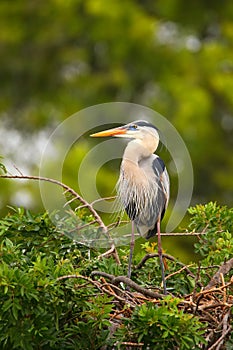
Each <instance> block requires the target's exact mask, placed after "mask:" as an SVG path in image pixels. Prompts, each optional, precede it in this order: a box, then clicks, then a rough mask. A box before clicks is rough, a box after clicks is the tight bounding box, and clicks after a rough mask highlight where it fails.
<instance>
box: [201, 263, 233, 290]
mask: <svg viewBox="0 0 233 350" xmlns="http://www.w3.org/2000/svg"><path fill="white" fill-rule="evenodd" d="M232 268H233V258H231V259H230V260H228V261H226V262H224V263H223V264H222V265H221V266H220V268H219V269H218V271H217V272H216V273H215V274H214V275H213V277H212V278H211V280H210V282H209V283H208V285H207V286H206V287H205V288H204V290H208V289H211V288H212V287H214V286H216V285H217V284H218V283H220V282H221V275H226V274H227V273H228V272H229V271H230V270H231V269H232Z"/></svg>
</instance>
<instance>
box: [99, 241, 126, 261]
mask: <svg viewBox="0 0 233 350" xmlns="http://www.w3.org/2000/svg"><path fill="white" fill-rule="evenodd" d="M111 255H113V257H114V259H115V260H116V263H117V265H121V261H120V258H119V255H118V252H117V250H116V247H115V245H114V244H112V245H111V248H110V249H109V250H107V251H106V252H104V253H103V254H100V255H99V256H98V259H102V258H108V257H109V256H111Z"/></svg>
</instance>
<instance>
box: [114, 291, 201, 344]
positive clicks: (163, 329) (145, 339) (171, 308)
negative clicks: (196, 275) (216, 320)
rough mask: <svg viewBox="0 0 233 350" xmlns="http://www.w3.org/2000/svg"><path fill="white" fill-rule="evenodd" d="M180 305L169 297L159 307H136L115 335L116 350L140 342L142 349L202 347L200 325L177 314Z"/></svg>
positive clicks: (197, 321)
mask: <svg viewBox="0 0 233 350" xmlns="http://www.w3.org/2000/svg"><path fill="white" fill-rule="evenodd" d="M179 302H180V300H179V299H174V298H172V297H170V296H169V297H166V298H164V300H163V301H162V303H161V305H159V306H158V305H156V304H153V303H147V304H143V305H142V306H138V307H136V308H135V310H134V312H133V314H132V316H131V318H130V319H126V320H124V322H123V325H122V326H121V327H119V328H118V330H117V332H116V335H115V338H116V340H117V341H118V349H121V342H124V341H132V342H138V343H140V342H142V343H143V344H144V345H143V347H142V349H154V350H157V349H158V350H159V349H161V350H167V349H171V350H172V349H174V350H175V349H180V350H185V349H186V350H189V349H198V348H199V347H198V344H200V343H203V344H204V343H205V340H204V338H203V337H202V334H203V333H204V330H203V324H201V323H200V322H199V320H198V318H197V317H193V316H192V315H188V314H185V313H184V312H183V311H182V310H179V308H178V304H179Z"/></svg>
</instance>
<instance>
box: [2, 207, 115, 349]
mask: <svg viewBox="0 0 233 350" xmlns="http://www.w3.org/2000/svg"><path fill="white" fill-rule="evenodd" d="M0 231H1V246H0V248H1V255H0V263H1V264H0V295H1V298H0V300H1V301H0V308H1V317H0V344H1V348H2V349H27V350H31V349H36V348H40V349H58V348H60V347H61V348H64V349H74V348H75V349H80V350H81V349H85V348H86V349H87V348H88V349H98V348H99V347H100V346H101V344H103V343H104V341H105V339H106V337H107V335H108V326H109V321H108V319H109V317H110V316H109V314H110V310H111V308H112V305H111V298H110V297H107V296H105V295H104V296H101V295H99V296H97V298H94V299H95V300H96V301H97V303H96V305H95V307H94V305H93V302H91V300H92V299H90V295H91V294H93V293H95V292H94V290H93V288H86V289H85V290H84V289H80V290H79V288H78V284H79V283H80V284H82V283H83V281H82V280H78V282H77V281H76V282H74V280H67V281H64V282H60V281H59V280H58V278H59V277H60V276H64V275H69V274H74V273H77V274H78V273H79V271H82V272H84V270H85V271H86V270H87V271H88V265H89V264H90V261H89V260H88V258H87V250H86V248H84V247H83V246H79V245H78V244H76V243H75V242H73V241H71V240H70V239H69V238H67V237H66V236H64V235H62V234H61V233H58V232H57V231H56V229H55V227H54V226H53V224H52V223H51V222H50V220H49V217H48V215H47V214H46V213H45V214H42V215H32V214H31V213H30V212H29V211H24V210H23V209H21V208H19V209H17V210H16V211H15V213H14V214H11V215H8V216H7V217H6V218H4V219H2V220H1V221H0ZM85 265H86V268H85Z"/></svg>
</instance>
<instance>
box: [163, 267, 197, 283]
mask: <svg viewBox="0 0 233 350" xmlns="http://www.w3.org/2000/svg"><path fill="white" fill-rule="evenodd" d="M192 265H193V264H191V265H188V266H192ZM188 266H183V267H181V269H179V270H178V271H175V272H173V273H170V275H167V276H166V277H165V279H166V280H167V279H168V278H171V277H172V276H175V275H178V274H179V273H181V272H182V271H184V270H186V268H188Z"/></svg>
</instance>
